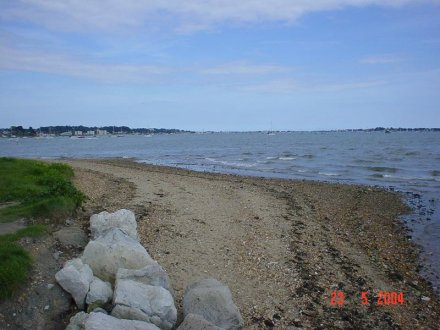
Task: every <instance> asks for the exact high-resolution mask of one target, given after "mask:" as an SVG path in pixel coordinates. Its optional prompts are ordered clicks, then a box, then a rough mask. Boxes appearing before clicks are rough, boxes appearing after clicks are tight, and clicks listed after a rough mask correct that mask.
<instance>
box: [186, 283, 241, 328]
mask: <svg viewBox="0 0 440 330" xmlns="http://www.w3.org/2000/svg"><path fill="white" fill-rule="evenodd" d="M189 314H197V315H200V316H201V317H203V318H204V319H205V320H207V321H209V322H210V323H212V324H214V325H216V326H218V327H220V328H223V329H241V328H242V327H243V319H242V317H241V315H240V312H239V310H238V308H237V306H236V305H235V304H234V302H233V301H232V295H231V291H230V290H229V288H228V287H227V286H225V285H223V284H222V283H220V282H219V281H217V280H215V279H213V278H209V279H204V280H201V281H198V282H195V283H193V284H191V285H190V286H189V287H188V288H187V289H186V290H185V295H184V298H183V315H184V316H185V317H186V316H188V315H189Z"/></svg>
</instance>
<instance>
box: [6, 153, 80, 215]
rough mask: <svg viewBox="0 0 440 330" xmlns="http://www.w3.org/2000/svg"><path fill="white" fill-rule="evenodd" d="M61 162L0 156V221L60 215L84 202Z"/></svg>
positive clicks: (65, 166)
mask: <svg viewBox="0 0 440 330" xmlns="http://www.w3.org/2000/svg"><path fill="white" fill-rule="evenodd" d="M72 177H73V170H72V168H71V167H70V166H68V165H65V164H46V163H43V162H39V161H35V160H27V159H15V158H0V204H3V207H1V208H0V222H10V221H14V220H17V219H19V218H37V219H38V218H52V219H53V218H62V217H66V216H69V215H70V214H71V213H72V212H73V211H74V210H75V209H76V208H77V207H79V206H80V205H81V203H82V202H83V201H84V198H85V196H84V195H83V194H82V193H81V192H80V191H78V190H77V189H76V188H75V186H74V185H73V184H72V182H71V181H70V179H71V178H72Z"/></svg>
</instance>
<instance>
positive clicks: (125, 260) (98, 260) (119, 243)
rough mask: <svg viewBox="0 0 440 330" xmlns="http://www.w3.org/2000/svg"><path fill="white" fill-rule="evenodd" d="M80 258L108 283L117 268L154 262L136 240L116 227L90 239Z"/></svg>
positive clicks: (137, 267)
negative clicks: (94, 238)
mask: <svg viewBox="0 0 440 330" xmlns="http://www.w3.org/2000/svg"><path fill="white" fill-rule="evenodd" d="M82 260H83V262H84V263H86V264H88V265H90V267H91V268H92V270H93V273H94V274H95V275H96V276H97V277H99V278H100V279H102V280H105V281H108V282H110V283H113V282H114V280H115V276H116V272H117V271H118V269H119V268H127V269H139V268H143V267H145V266H147V265H150V264H154V263H156V262H155V261H154V260H153V259H152V258H151V257H150V255H149V254H148V252H147V250H145V248H144V247H143V246H142V245H141V244H140V243H139V242H138V241H137V240H135V239H133V238H132V237H130V236H128V235H127V234H126V233H125V232H123V231H122V230H121V229H118V228H112V229H110V230H108V231H107V232H106V233H105V234H104V235H103V236H99V237H98V238H97V239H96V240H93V241H90V242H89V244H87V246H86V248H85V249H84V253H83V256H82Z"/></svg>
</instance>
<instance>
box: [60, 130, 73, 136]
mask: <svg viewBox="0 0 440 330" xmlns="http://www.w3.org/2000/svg"><path fill="white" fill-rule="evenodd" d="M60 136H72V132H70V131H69V132H63V133H61V134H60Z"/></svg>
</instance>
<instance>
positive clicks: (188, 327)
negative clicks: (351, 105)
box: [177, 314, 222, 330]
mask: <svg viewBox="0 0 440 330" xmlns="http://www.w3.org/2000/svg"><path fill="white" fill-rule="evenodd" d="M195 329H203V330H222V328H219V327H218V326H216V325H214V324H212V323H211V322H208V321H206V320H205V319H204V318H203V317H202V316H200V315H197V314H188V315H187V316H186V317H185V319H184V320H183V322H182V323H180V325H179V327H178V328H177V330H195Z"/></svg>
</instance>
